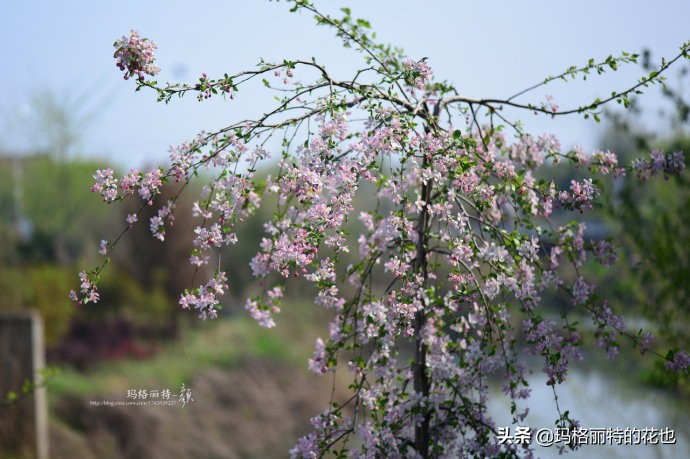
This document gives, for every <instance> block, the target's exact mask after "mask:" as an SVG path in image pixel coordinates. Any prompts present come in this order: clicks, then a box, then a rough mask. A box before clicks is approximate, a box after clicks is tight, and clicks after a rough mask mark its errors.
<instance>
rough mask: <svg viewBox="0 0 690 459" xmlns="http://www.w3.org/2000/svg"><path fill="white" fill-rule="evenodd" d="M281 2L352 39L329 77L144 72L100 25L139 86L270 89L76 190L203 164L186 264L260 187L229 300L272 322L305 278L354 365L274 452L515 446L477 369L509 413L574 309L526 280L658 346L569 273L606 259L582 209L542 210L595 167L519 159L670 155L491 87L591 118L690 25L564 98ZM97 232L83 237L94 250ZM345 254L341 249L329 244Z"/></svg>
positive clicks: (604, 326) (562, 358)
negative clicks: (439, 73) (630, 149)
mask: <svg viewBox="0 0 690 459" xmlns="http://www.w3.org/2000/svg"><path fill="white" fill-rule="evenodd" d="M291 3H293V6H294V8H293V10H306V11H308V12H311V13H312V14H314V15H315V18H316V21H317V22H318V23H319V24H324V25H327V26H330V27H332V28H334V30H335V31H336V34H337V35H338V36H339V37H341V38H342V39H343V40H344V41H345V43H346V44H347V45H349V46H352V47H355V48H358V49H359V50H361V51H362V52H363V54H364V56H365V65H364V66H363V68H362V69H360V70H359V71H357V72H354V77H352V78H351V79H346V80H342V79H337V78H336V77H335V76H334V75H331V74H330V73H329V72H328V71H327V70H326V69H325V68H324V67H322V66H321V65H319V64H318V63H317V62H316V61H314V60H312V61H301V60H296V61H284V62H282V63H275V64H273V63H267V62H261V63H260V64H259V66H258V68H257V69H254V70H248V71H243V72H240V73H237V74H235V75H227V74H226V75H224V76H223V77H222V78H219V79H209V78H208V76H206V75H203V77H202V78H201V79H200V83H199V84H196V85H184V84H175V85H164V86H163V85H158V83H156V82H153V81H147V80H145V76H146V75H147V74H148V75H154V74H155V73H157V72H158V68H157V67H156V66H155V64H154V63H153V62H154V60H153V51H154V50H155V45H154V44H153V43H152V42H150V41H149V40H147V39H142V38H140V37H139V36H138V34H136V33H134V32H133V33H132V35H131V36H130V38H129V39H126V38H123V39H122V40H119V41H118V42H116V44H115V46H116V48H117V52H116V55H115V57H116V58H117V60H118V62H117V65H118V67H120V69H121V70H123V71H124V72H125V78H126V79H127V78H129V77H131V76H136V77H137V78H136V82H137V89H140V88H149V89H151V90H153V91H155V92H156V94H157V96H158V99H159V100H161V101H165V102H169V101H170V100H171V99H172V97H173V96H185V95H187V94H189V93H192V94H195V95H196V97H197V98H198V99H199V100H200V101H201V100H204V99H207V98H209V97H213V96H214V95H217V94H223V95H225V94H228V93H229V94H230V95H233V94H234V93H236V92H237V91H239V90H240V88H241V87H242V86H243V85H247V84H249V83H250V82H251V81H252V80H257V79H263V83H264V84H265V86H266V87H267V90H274V91H276V94H278V95H279V101H278V103H277V106H276V107H275V109H274V110H273V111H269V112H267V113H266V114H264V115H263V116H261V117H260V118H257V119H253V120H249V121H247V120H244V121H241V122H238V123H235V124H230V125H228V126H226V127H224V128H223V129H220V130H218V131H214V132H202V133H200V134H199V135H198V136H196V138H194V139H192V140H190V141H189V142H186V143H183V144H181V145H179V146H175V147H172V148H171V149H170V166H169V167H168V169H167V170H163V169H154V170H152V171H148V172H140V171H136V170H133V171H131V172H130V173H129V174H127V175H125V176H124V177H121V178H117V177H115V176H114V175H113V172H112V171H111V170H104V171H97V173H96V175H95V176H94V178H95V179H96V183H95V185H94V187H93V191H94V192H97V193H100V194H101V195H102V197H103V199H104V201H106V202H112V201H119V200H124V199H127V198H129V199H138V200H140V202H141V204H140V206H141V207H140V209H144V208H146V207H147V206H152V205H153V200H152V198H153V197H155V196H157V195H158V193H160V190H161V185H162V183H163V182H164V181H176V182H180V183H182V184H183V185H186V184H188V183H189V182H190V181H191V180H192V179H194V178H195V177H196V176H198V173H199V172H201V171H204V170H209V171H211V172H212V173H213V174H214V175H213V176H214V177H215V178H213V179H212V180H211V181H210V182H209V183H207V185H206V186H205V188H204V194H203V199H202V200H199V201H197V202H195V203H194V204H193V206H192V208H191V212H192V213H193V215H194V216H195V218H196V219H197V221H198V226H197V227H196V229H195V230H194V231H193V234H190V237H191V238H192V240H193V244H194V249H193V251H192V253H191V254H190V258H189V262H190V263H191V264H192V265H194V266H196V267H201V266H207V265H208V264H209V263H210V260H211V259H212V256H213V254H214V253H216V252H217V251H218V250H220V248H221V247H224V246H228V245H230V246H232V245H234V244H238V243H241V241H238V237H237V233H236V228H237V226H238V225H241V224H242V223H243V222H244V221H245V220H246V219H247V218H248V217H250V216H251V215H252V214H253V213H254V212H255V211H256V209H257V208H259V207H260V206H261V205H262V203H264V202H265V201H264V200H265V199H266V200H268V198H269V197H270V201H271V202H275V203H276V208H275V211H274V213H273V218H272V219H270V220H269V221H266V222H265V224H264V232H265V234H264V236H263V239H262V241H261V243H260V246H259V247H258V248H257V249H258V251H257V253H256V255H255V256H254V257H253V259H252V260H251V264H250V267H251V270H252V272H253V275H254V276H255V277H256V278H257V279H259V281H260V285H262V288H263V291H262V293H261V294H260V295H257V296H254V297H251V298H248V299H247V300H246V303H245V308H246V309H247V311H248V312H249V314H250V315H251V316H252V317H253V318H255V319H256V320H257V321H258V323H259V325H261V326H264V327H273V326H275V319H274V318H275V316H276V314H278V313H279V312H280V301H281V298H282V297H283V294H284V290H285V288H286V286H287V285H289V283H290V280H291V279H293V278H301V279H303V280H304V281H306V282H308V283H310V284H311V285H312V286H313V291H314V304H315V305H316V306H319V307H323V308H326V309H329V310H331V311H332V313H333V320H332V322H331V324H330V328H329V330H330V331H329V334H328V336H325V337H321V338H318V339H317V340H316V346H315V351H314V355H313V357H312V358H311V359H310V360H309V362H308V366H309V369H311V370H312V371H314V372H316V373H320V374H329V373H333V372H335V371H336V370H339V371H346V372H349V373H350V375H351V378H352V385H351V389H352V398H351V399H349V400H348V401H346V402H344V403H333V404H332V405H331V406H328V407H326V408H325V410H324V411H323V412H322V413H320V414H318V415H317V416H315V417H314V418H313V419H312V424H313V431H312V433H310V434H308V435H307V436H305V437H303V438H302V439H301V440H300V441H299V442H298V444H297V445H296V446H295V448H294V449H293V450H291V452H290V453H291V456H292V457H304V458H311V457H321V456H324V455H327V454H333V455H334V456H337V457H343V456H347V455H353V456H355V457H422V458H427V457H468V456H476V457H485V456H486V457H494V456H497V455H499V454H504V457H509V456H516V455H518V454H525V455H529V454H530V451H529V448H528V445H520V446H517V445H513V444H506V443H502V444H501V443H499V442H498V441H497V439H496V435H495V434H496V432H497V430H496V425H495V423H494V422H493V421H492V419H491V418H490V417H489V416H488V415H487V410H486V409H487V400H488V397H489V391H488V383H487V381H488V380H489V377H492V376H493V377H499V378H501V380H502V381H503V390H504V392H505V394H506V395H507V396H508V397H509V398H510V400H511V412H512V413H513V422H515V423H518V422H521V421H523V420H524V419H525V417H526V415H527V403H528V402H527V400H528V398H529V394H530V390H529V388H528V386H527V381H526V375H527V371H528V370H527V365H526V359H527V357H528V356H529V355H535V356H539V358H541V359H542V360H543V371H544V373H545V374H546V376H547V384H549V385H552V386H554V388H555V386H557V385H559V384H561V383H562V382H563V381H564V380H565V379H566V378H567V374H568V367H569V364H570V363H572V362H577V361H580V360H582V358H583V338H582V335H581V333H580V332H579V331H578V327H577V326H576V325H575V324H574V323H573V322H571V321H568V319H567V317H568V315H567V314H566V315H564V316H562V317H560V318H554V317H550V314H549V311H547V310H544V309H543V308H541V307H540V305H541V300H542V296H543V295H544V293H545V292H547V291H559V292H561V293H562V294H563V295H564V296H565V297H566V298H568V300H567V301H568V302H569V307H568V309H569V310H571V311H573V313H574V314H586V315H588V316H590V317H591V318H592V320H593V321H594V323H595V325H596V342H597V344H598V345H600V346H601V347H602V348H603V349H604V350H605V351H606V352H607V353H608V354H610V355H615V354H616V352H617V349H618V346H619V342H620V340H621V339H623V338H624V339H628V340H630V341H631V342H632V343H633V344H634V345H637V346H639V347H640V349H641V350H643V351H647V352H650V353H656V352H655V351H654V350H653V349H651V347H650V344H651V343H650V342H651V335H649V334H647V333H641V334H635V333H630V332H628V331H627V330H626V328H625V323H624V321H623V318H622V317H619V316H617V315H615V314H614V313H613V312H612V310H611V309H610V308H609V307H608V306H607V303H606V301H605V299H601V298H599V296H598V295H597V294H596V289H595V286H594V285H591V284H590V283H589V282H588V281H587V280H586V279H585V278H584V277H583V275H582V274H581V273H580V271H581V268H582V266H583V263H585V262H586V261H587V260H588V259H594V260H596V262H598V263H600V264H601V265H603V266H608V265H610V264H611V263H612V262H613V260H614V259H615V250H614V247H612V246H611V245H610V244H608V243H607V242H604V241H591V240H586V239H585V237H584V231H585V224H584V223H578V222H576V221H572V222H571V223H566V224H559V223H558V222H557V219H554V218H553V215H552V213H553V212H555V211H558V212H567V213H569V214H570V215H572V218H573V219H576V218H579V217H580V215H581V214H584V213H586V212H587V211H589V210H590V209H592V205H593V204H594V203H595V202H596V200H597V198H598V196H599V194H600V189H599V186H598V185H597V181H596V179H593V178H588V179H585V180H582V181H576V180H573V181H572V182H571V183H570V186H569V188H567V189H558V188H557V186H556V184H555V183H554V182H550V181H546V180H543V179H537V178H536V177H535V171H536V170H537V169H539V168H540V167H545V164H551V163H554V162H557V161H562V160H566V161H570V162H572V163H574V164H576V165H578V166H581V167H582V168H584V169H585V170H587V171H588V172H589V173H591V174H592V176H597V175H599V176H603V175H613V176H615V177H620V176H623V175H625V174H626V173H630V172H633V173H636V174H638V175H640V176H642V177H645V178H646V177H651V176H654V175H657V174H660V173H663V174H674V173H678V172H680V171H681V170H682V169H683V167H684V163H683V154H682V153H681V152H678V153H673V154H664V153H661V152H653V153H652V154H651V155H650V157H649V159H648V160H643V161H639V162H636V163H635V164H633V165H632V167H628V168H626V167H624V166H621V165H619V164H618V160H617V158H616V156H615V154H613V153H611V152H606V153H604V152H601V151H596V152H593V153H592V154H590V155H588V154H585V153H584V152H583V151H582V150H581V149H577V148H576V149H574V150H573V151H566V150H564V149H563V148H562V147H561V145H560V144H559V142H558V140H557V139H556V138H554V137H553V136H550V135H542V136H533V135H530V134H528V133H525V132H523V131H522V129H521V128H520V126H519V124H518V123H515V122H513V121H511V120H510V119H508V118H507V115H505V114H504V111H503V108H504V107H513V108H516V109H524V110H526V111H528V112H536V113H541V114H545V115H548V116H561V115H567V114H578V113H579V114H582V115H584V116H585V117H589V116H593V117H595V118H596V117H597V109H599V108H600V107H601V106H602V105H604V104H606V103H608V102H611V101H622V102H624V103H625V102H626V101H627V96H628V95H629V94H631V93H633V92H636V91H639V88H641V87H643V86H648V85H650V84H654V83H656V82H657V81H659V78H660V76H661V74H662V73H663V72H664V71H665V70H666V69H667V68H668V67H669V66H671V65H672V64H673V63H674V62H676V61H677V60H679V59H681V58H687V57H688V50H689V48H688V44H686V45H684V46H683V47H682V48H681V51H680V53H679V54H678V56H676V57H675V58H673V59H669V60H667V61H665V62H664V64H663V65H662V67H661V68H660V70H659V71H658V72H654V73H653V74H650V75H649V76H646V77H644V78H642V79H641V80H640V81H639V82H637V83H636V84H635V85H633V86H631V87H630V88H628V89H626V90H624V91H620V92H617V93H614V94H613V95H612V96H611V97H610V98H609V99H606V100H596V101H594V102H592V103H588V104H586V105H583V106H581V107H576V108H573V109H563V110H561V109H560V108H559V107H558V106H557V105H555V104H554V103H553V102H552V101H551V100H550V99H549V100H548V101H546V102H544V103H528V102H524V103H523V102H518V100H522V98H524V97H525V94H527V92H528V91H522V92H520V93H518V94H516V95H515V96H512V97H510V98H507V99H473V98H469V97H465V96H462V95H459V92H458V91H457V90H456V89H455V88H454V87H453V86H451V85H449V84H448V83H438V82H435V81H434V80H433V72H432V70H431V67H430V66H429V64H428V63H427V62H426V60H414V59H409V58H406V57H405V56H403V55H402V54H401V51H397V50H391V49H390V48H389V47H386V46H383V45H379V44H377V43H375V42H374V41H373V39H372V37H371V35H370V34H369V27H370V26H369V23H368V22H367V21H364V20H361V19H353V18H352V16H351V14H350V11H349V10H348V9H343V12H344V16H343V17H342V18H340V19H335V18H333V17H331V16H329V15H325V14H322V13H321V12H319V11H318V10H317V9H316V8H315V7H314V6H313V5H312V4H310V3H309V2H307V1H304V0H297V1H293V2H291ZM636 57H637V56H636V55H630V54H625V53H624V54H623V55H622V56H621V57H619V58H612V57H610V58H608V59H607V60H605V61H603V62H600V63H595V62H594V61H590V63H588V64H587V65H586V66H584V67H581V68H577V67H573V68H570V69H568V70H567V71H566V72H564V73H563V74H561V75H559V76H557V77H550V78H547V79H546V80H545V81H544V82H542V83H540V84H538V85H536V86H535V87H533V88H531V89H534V88H536V87H541V86H543V85H545V84H549V83H551V82H552V81H555V80H557V79H560V78H561V77H563V78H565V77H576V76H578V75H580V74H583V75H586V74H587V73H589V72H590V71H597V72H599V73H601V71H603V70H605V69H607V68H609V67H610V68H612V69H614V70H615V67H616V65H618V64H621V63H627V62H634V61H635V59H636ZM362 120H363V121H362ZM502 127H507V128H509V129H512V131H510V132H511V133H512V134H514V135H508V134H507V131H505V130H503V129H502ZM271 137H276V138H278V139H279V140H281V141H282V148H281V150H282V153H281V154H279V155H278V166H277V171H276V172H275V174H272V175H270V176H269V177H268V178H267V179H266V180H259V179H258V178H257V177H256V175H255V172H254V171H255V170H256V168H257V167H258V166H260V165H261V164H264V163H266V162H267V161H269V160H270V158H272V157H274V154H275V153H274V152H272V151H270V149H269V148H267V147H266V145H268V144H267V139H268V138H271ZM182 189H184V186H183V187H182ZM364 189H366V190H367V192H368V193H371V192H372V190H373V194H374V196H375V200H374V201H375V205H374V206H373V207H372V208H370V209H358V210H357V211H355V205H354V202H355V199H356V197H357V195H358V193H360V192H362V190H364ZM130 196H131V198H130ZM175 204H176V199H175V198H173V199H171V200H169V201H167V203H165V204H164V205H162V206H161V207H160V208H159V209H158V210H157V213H156V215H155V216H154V217H152V218H150V221H148V222H140V221H138V218H137V213H134V214H131V215H129V216H128V217H127V221H126V222H123V224H124V227H125V229H124V231H123V233H124V232H126V231H127V230H128V228H131V227H132V226H133V225H137V224H144V225H146V224H148V225H150V230H151V233H152V235H153V236H154V237H156V238H158V239H160V240H164V239H165V231H166V228H167V227H168V226H169V225H170V224H172V220H173V218H174V212H175V211H176V209H175ZM183 211H186V212H189V211H190V210H189V209H184V210H183ZM353 220H358V221H359V222H360V223H361V228H362V231H361V233H360V234H358V235H354V239H353V237H352V236H353V235H350V234H348V232H347V231H346V224H347V223H348V222H349V221H353ZM118 239H119V237H118ZM355 240H356V242H354V241H355ZM114 242H116V241H114ZM114 242H107V241H106V242H104V243H103V244H102V246H101V251H102V253H104V254H105V256H106V257H108V256H109V255H110V252H111V251H112V250H113V248H114V246H115V243H114ZM346 253H347V254H350V255H353V256H356V262H354V263H345V262H344V261H343V260H344V258H345V257H344V254H346ZM106 263H107V258H106V261H104V263H103V264H102V265H101V266H99V267H97V268H96V269H94V270H92V271H88V272H87V271H84V272H82V273H81V274H80V279H81V286H80V288H79V290H78V291H73V292H71V294H70V295H71V297H72V298H73V299H74V300H75V301H76V302H78V303H82V304H86V303H90V302H96V301H98V299H99V293H98V289H97V284H98V280H99V275H100V273H101V271H102V269H103V267H104V266H105V264H106ZM564 267H567V268H568V270H569V271H571V272H574V273H575V276H574V280H573V279H569V277H568V276H564V275H562V272H563V268H564ZM229 276H232V273H226V272H222V271H218V272H215V273H214V274H213V275H212V276H210V278H208V279H206V280H204V281H202V282H201V284H200V285H199V286H198V287H196V288H192V289H188V290H186V291H185V292H183V293H182V294H181V297H180V301H179V302H180V305H181V307H182V308H185V309H189V310H193V311H195V313H196V314H197V315H198V316H199V317H200V318H202V319H208V318H215V317H217V315H218V310H219V309H220V297H221V296H222V295H223V294H224V293H225V292H226V291H227V290H228V285H227V280H228V277H229ZM516 319H517V320H516ZM519 339H523V340H524V343H519V341H518V340H519ZM525 343H526V344H525ZM657 355H658V356H659V357H660V358H664V357H662V356H661V355H660V354H657ZM668 365H669V366H670V367H674V368H675V369H677V370H679V371H687V369H688V365H689V362H688V355H687V354H686V353H684V352H682V351H678V352H676V353H675V354H673V356H672V358H670V359H669V361H668ZM557 424H558V426H559V427H562V428H571V427H573V426H576V425H577V421H575V420H572V419H570V418H569V416H568V413H567V412H563V413H560V412H559V413H558V421H557ZM523 448H524V450H523ZM341 454H342V456H341Z"/></svg>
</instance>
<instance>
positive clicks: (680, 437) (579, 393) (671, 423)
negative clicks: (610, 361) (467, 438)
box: [489, 366, 690, 459]
mask: <svg viewBox="0 0 690 459" xmlns="http://www.w3.org/2000/svg"><path fill="white" fill-rule="evenodd" d="M626 376H627V375H625V374H621V373H618V374H616V373H612V372H611V371H610V370H609V369H602V368H599V369H590V370H584V369H578V368H576V367H575V366H571V368H570V370H569V377H568V380H567V381H566V383H564V384H563V385H561V386H559V387H558V388H557V394H558V404H559V406H560V408H561V411H565V410H569V411H570V416H571V418H572V419H576V420H579V421H580V426H581V427H582V428H590V429H593V428H603V429H614V430H615V429H616V428H620V429H621V430H625V429H626V428H630V429H631V431H632V429H634V428H638V429H646V428H647V429H648V428H654V429H659V430H661V429H665V428H668V429H670V430H672V431H673V434H674V436H675V444H668V443H667V444H656V445H651V444H648V445H642V444H637V445H625V444H623V445H611V444H610V443H611V439H609V440H607V441H606V442H605V443H606V444H604V445H601V446H600V445H596V446H593V445H589V446H582V447H580V449H579V450H577V451H569V450H566V451H568V452H567V453H566V454H565V455H561V456H559V452H558V448H556V447H555V446H551V447H539V446H537V447H536V448H535V452H536V456H537V457H541V458H555V457H561V458H607V459H608V458H621V459H637V458H640V459H654V458H660V459H661V458H663V459H666V458H668V459H675V458H690V408H689V406H688V403H687V402H684V403H681V402H679V400H677V399H676V398H675V397H673V396H672V395H669V394H668V393H666V392H663V391H658V390H655V389H650V388H649V387H644V386H641V385H639V384H634V383H633V382H634V381H635V378H636V375H630V377H626ZM545 381H546V378H545V376H544V375H543V373H541V372H540V371H535V372H534V373H533V375H532V376H531V377H530V378H529V379H528V382H529V384H530V388H531V389H532V395H531V398H530V399H529V405H528V406H529V407H530V413H529V416H528V418H527V419H526V420H525V422H524V423H523V424H522V425H523V426H526V427H529V428H530V429H531V432H532V433H535V432H536V431H538V430H539V429H550V430H551V431H553V430H554V422H555V420H556V418H557V417H558V415H557V411H556V405H555V402H554V394H553V390H552V388H551V387H550V386H547V385H546V384H545ZM631 381H633V382H631ZM491 398H492V399H493V400H492V403H491V405H490V407H489V411H490V414H491V415H492V416H493V418H494V420H495V421H496V425H497V426H510V424H511V423H510V421H511V416H510V413H509V410H508V408H507V407H508V406H509V405H508V403H507V401H506V400H507V399H506V398H505V397H504V396H503V394H502V393H501V392H500V391H499V390H498V389H496V390H495V391H494V393H493V394H492V397H491ZM514 433H515V427H514V426H513V427H512V428H511V432H510V434H511V435H513V434H514ZM509 436H510V435H509ZM547 437H548V434H547ZM547 437H543V438H547ZM665 438H666V439H667V440H668V438H669V437H668V436H666V437H665ZM532 441H534V440H532Z"/></svg>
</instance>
